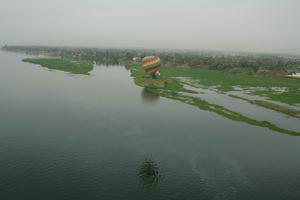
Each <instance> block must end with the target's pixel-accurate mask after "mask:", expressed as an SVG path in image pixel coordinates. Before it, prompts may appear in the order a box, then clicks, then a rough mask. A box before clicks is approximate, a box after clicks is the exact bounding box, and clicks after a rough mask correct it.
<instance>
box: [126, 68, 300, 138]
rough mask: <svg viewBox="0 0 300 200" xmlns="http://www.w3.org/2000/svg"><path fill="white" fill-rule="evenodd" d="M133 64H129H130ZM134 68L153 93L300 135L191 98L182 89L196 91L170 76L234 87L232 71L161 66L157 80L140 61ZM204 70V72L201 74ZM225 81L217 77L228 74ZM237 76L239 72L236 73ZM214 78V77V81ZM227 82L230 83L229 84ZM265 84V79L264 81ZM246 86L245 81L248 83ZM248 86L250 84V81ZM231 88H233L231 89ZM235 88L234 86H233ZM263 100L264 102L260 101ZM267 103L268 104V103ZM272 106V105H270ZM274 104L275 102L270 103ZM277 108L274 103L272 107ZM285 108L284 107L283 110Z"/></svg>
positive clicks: (137, 79) (136, 76)
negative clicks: (148, 73) (147, 72)
mask: <svg viewBox="0 0 300 200" xmlns="http://www.w3.org/2000/svg"><path fill="white" fill-rule="evenodd" d="M129 66H130V65H129ZM128 68H130V69H131V76H133V77H134V81H135V83H136V84H137V85H139V86H142V87H146V88H147V91H149V92H152V93H153V94H156V95H159V96H162V97H166V98H169V99H174V100H178V101H181V102H184V103H186V104H190V105H193V106H196V107H198V108H199V109H201V110H207V111H210V112H214V113H216V114H219V115H221V116H224V117H226V118H228V119H231V120H234V121H240V122H245V123H248V124H251V125H254V126H260V127H266V128H269V129H270V130H273V131H277V132H281V133H286V134H289V135H297V136H299V135H300V132H296V131H292V130H287V129H283V128H280V127H278V126H276V125H275V124H272V123H270V122H267V121H258V120H255V119H251V118H248V117H246V116H244V115H242V114H240V113H238V112H234V111H232V110H229V109H227V108H224V107H223V106H220V105H217V104H211V103H209V102H207V101H205V100H203V99H200V98H197V97H191V96H187V95H184V94H182V93H180V92H189V93H196V92H195V91H192V90H187V89H185V88H184V87H183V85H182V84H181V82H180V81H179V80H176V79H174V78H171V77H190V78H194V79H203V80H205V81H204V83H206V84H203V83H202V82H201V83H202V84H203V85H206V86H212V85H221V84H222V83H225V87H224V86H223V87H224V88H227V89H228V88H230V87H229V86H231V88H232V86H234V85H237V84H236V80H231V79H232V77H231V76H232V75H230V74H225V75H223V74H220V73H218V72H213V71H205V70H193V69H183V68H180V69H178V68H168V67H166V68H162V69H161V70H160V71H161V73H162V74H163V76H161V77H159V78H158V79H151V77H150V76H148V75H147V74H146V73H145V72H144V70H143V69H142V68H141V67H140V65H138V64H137V63H133V65H131V66H130V67H128ZM201 72H203V73H204V74H202V73H201ZM228 75H229V77H228V78H225V80H222V79H221V80H219V79H218V78H222V77H224V76H225V77H226V76H228ZM233 76H236V75H233ZM235 78H237V79H239V78H240V77H239V76H236V77H235ZM248 78H249V79H248V80H251V78H250V77H248ZM211 79H212V80H211ZM226 83H227V84H226ZM261 83H262V82H261ZM251 84H254V82H250V85H251ZM245 85H246V83H245ZM247 85H249V84H247ZM231 88H230V89H231ZM232 89H233V88H232ZM256 103H257V104H258V103H259V102H256ZM260 103H261V102H260ZM265 106H266V105H265ZM269 106H270V105H269ZM271 106H272V105H271ZM272 107H274V106H272ZM281 111H283V110H281Z"/></svg>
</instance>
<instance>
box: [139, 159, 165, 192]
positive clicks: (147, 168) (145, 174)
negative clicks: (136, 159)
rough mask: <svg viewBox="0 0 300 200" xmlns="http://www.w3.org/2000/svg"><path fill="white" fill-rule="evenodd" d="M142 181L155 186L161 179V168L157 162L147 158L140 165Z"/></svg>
mask: <svg viewBox="0 0 300 200" xmlns="http://www.w3.org/2000/svg"><path fill="white" fill-rule="evenodd" d="M138 173H139V178H140V182H141V184H142V185H144V186H154V185H156V184H157V183H158V181H159V179H160V173H159V168H158V166H157V164H156V163H155V162H154V161H153V160H150V159H145V160H144V162H143V163H142V165H141V166H140V167H139V172H138Z"/></svg>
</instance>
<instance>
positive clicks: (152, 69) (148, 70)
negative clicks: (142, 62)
mask: <svg viewBox="0 0 300 200" xmlns="http://www.w3.org/2000/svg"><path fill="white" fill-rule="evenodd" d="M159 68H160V65H158V66H156V67H154V68H150V69H146V72H147V73H149V72H152V71H155V70H157V69H159Z"/></svg>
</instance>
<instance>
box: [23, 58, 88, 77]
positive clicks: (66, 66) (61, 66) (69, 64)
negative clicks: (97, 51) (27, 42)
mask: <svg viewBox="0 0 300 200" xmlns="http://www.w3.org/2000/svg"><path fill="white" fill-rule="evenodd" d="M22 61H23V62H28V63H34V64H39V65H41V66H43V67H47V68H49V69H56V70H61V71H65V72H71V73H73V74H84V75H88V74H89V72H90V71H91V70H92V69H93V63H92V62H89V61H83V60H70V59H62V58H25V59H23V60H22Z"/></svg>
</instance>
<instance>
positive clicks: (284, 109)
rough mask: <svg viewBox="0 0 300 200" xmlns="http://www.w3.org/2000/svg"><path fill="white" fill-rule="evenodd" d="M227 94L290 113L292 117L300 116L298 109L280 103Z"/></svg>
mask: <svg viewBox="0 0 300 200" xmlns="http://www.w3.org/2000/svg"><path fill="white" fill-rule="evenodd" d="M229 96H231V97H233V98H237V99H242V100H244V101H248V102H249V103H251V104H256V105H259V106H262V107H265V108H268V109H272V110H275V111H278V112H281V113H284V114H287V115H290V116H292V117H296V118H300V116H299V115H300V110H296V109H293V108H289V107H287V106H282V105H279V104H275V103H272V102H268V101H262V100H249V99H246V98H243V97H239V96H236V95H232V94H230V95H229Z"/></svg>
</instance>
